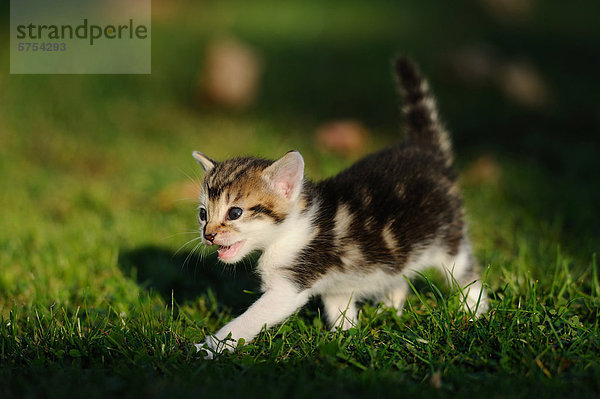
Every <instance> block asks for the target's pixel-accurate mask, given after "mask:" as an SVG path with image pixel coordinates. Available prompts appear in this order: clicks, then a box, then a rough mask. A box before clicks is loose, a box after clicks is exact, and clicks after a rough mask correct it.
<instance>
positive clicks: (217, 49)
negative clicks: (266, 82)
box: [198, 37, 262, 110]
mask: <svg viewBox="0 0 600 399" xmlns="http://www.w3.org/2000/svg"><path fill="white" fill-rule="evenodd" d="M261 70H262V62H261V60H260V57H259V55H258V54H257V52H256V51H255V50H254V49H253V48H252V47H250V46H249V45H247V44H245V43H243V42H241V41H240V40H238V39H235V38H232V37H227V38H219V39H215V40H213V41H212V42H210V43H209V45H208V48H207V50H206V55H205V59H204V65H203V70H202V73H201V74H200V76H199V80H198V88H199V90H200V94H201V96H202V97H203V98H205V99H206V100H208V101H209V102H211V103H213V104H215V105H218V106H223V107H226V108H231V109H236V110H241V109H246V108H248V107H249V106H251V105H252V104H253V103H254V100H255V99H256V96H257V93H258V89H259V83H260V75H261Z"/></svg>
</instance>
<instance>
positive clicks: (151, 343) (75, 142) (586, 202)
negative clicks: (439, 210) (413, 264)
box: [0, 0, 600, 398]
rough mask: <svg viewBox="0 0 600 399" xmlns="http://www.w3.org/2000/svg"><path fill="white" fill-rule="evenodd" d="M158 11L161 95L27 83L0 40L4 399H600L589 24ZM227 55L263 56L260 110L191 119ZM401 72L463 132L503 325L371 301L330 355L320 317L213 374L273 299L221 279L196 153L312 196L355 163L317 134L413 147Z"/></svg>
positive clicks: (141, 86) (155, 84)
mask: <svg viewBox="0 0 600 399" xmlns="http://www.w3.org/2000/svg"><path fill="white" fill-rule="evenodd" d="M153 3H154V4H153V24H152V74H151V75H147V76H143V75H142V76H133V75H129V76H119V75H114V76H111V75H79V76H77V75H66V76H60V75H37V76H36V75H34V76H28V75H9V74H8V70H9V68H8V65H9V54H8V46H9V40H8V35H7V29H3V30H2V35H1V36H0V43H1V44H2V47H0V49H1V51H0V60H1V61H2V62H1V63H0V68H1V69H0V72H1V73H0V144H1V145H0V209H2V213H1V215H2V216H1V217H0V397H1V398H11V397H15V398H22V397H49V398H54V397H57V398H58V397H60V398H64V397H86V398H94V397H105V396H107V395H113V396H123V397H140V396H142V395H143V396H145V397H217V396H223V397H232V395H233V397H238V396H239V397H241V396H243V397H249V398H252V397H263V398H267V397H281V396H286V397H290V398H291V397H337V396H348V397H364V396H365V395H369V396H370V395H372V396H382V397H383V396H395V397H399V396H406V397H408V396H411V397H459V398H461V397H473V395H487V396H492V397H497V398H501V397H531V396H532V395H536V396H538V397H574V398H585V397H590V398H591V397H594V398H596V397H598V395H600V382H599V381H600V365H599V362H598V360H599V356H598V353H599V352H600V335H599V334H600V327H599V325H598V323H599V321H598V316H599V313H600V310H599V306H600V277H599V275H598V274H599V271H598V261H597V258H596V255H595V254H596V252H598V250H599V249H600V213H599V212H598V204H599V203H600V185H599V184H598V176H600V161H598V154H599V151H600V139H599V138H598V137H599V136H598V133H599V131H600V107H599V105H598V102H597V98H595V97H597V93H598V92H600V79H598V77H597V71H598V70H600V51H599V50H600V48H599V47H600V46H599V45H598V43H600V32H599V31H598V29H597V27H596V25H597V21H596V19H597V18H596V17H595V16H596V15H597V14H598V13H597V12H598V7H597V6H596V5H595V3H594V2H591V1H588V2H581V3H582V4H580V5H578V6H577V7H575V6H567V5H564V4H563V2H559V1H545V2H534V1H533V2H525V3H528V4H529V3H531V4H532V6H531V7H532V9H531V10H530V11H520V12H521V14H518V15H517V14H514V15H513V14H509V15H508V16H507V14H506V11H498V10H497V9H495V10H496V11H491V9H487V8H486V6H484V5H483V4H484V3H486V2H464V3H461V4H460V5H459V4H455V3H450V2H444V3H442V2H437V3H434V2H416V1H410V2H392V1H375V2H366V1H364V2H361V1H354V0H353V1H345V2H341V1H331V0H330V1H316V0H314V1H313V0H311V1H304V2H296V3H293V4H292V3H289V4H288V3H287V2H285V3H284V2H277V1H275V0H271V1H267V2H244V1H241V0H240V1H225V2H223V1H219V2H217V1H201V2H200V1H198V2H196V1H191V0H190V1H183V0H180V1H173V2H168V1H154V2H153ZM488 3H489V2H488ZM567 7H570V8H567ZM0 18H1V19H2V22H3V24H2V26H7V25H8V22H9V19H8V18H9V13H8V4H7V5H5V6H3V8H2V11H1V12H0ZM223 33H227V34H229V35H235V36H236V37H238V38H239V39H240V40H243V41H245V42H246V43H248V44H249V45H251V46H253V47H254V48H255V49H257V52H258V53H259V54H260V56H261V58H262V63H263V66H264V71H263V76H262V83H261V86H260V93H259V96H258V98H257V100H256V103H255V104H254V105H253V106H252V107H251V108H250V109H248V110H245V111H241V112H240V111H238V112H236V111H228V110H225V109H222V108H219V107H210V106H206V104H204V103H202V102H200V101H198V99H197V94H196V85H197V80H198V75H199V73H200V72H201V71H202V67H203V64H202V60H203V58H202V57H203V55H204V51H205V48H206V45H207V43H208V42H209V41H210V40H211V38H213V37H215V36H216V35H220V34H223ZM464 49H470V50H469V51H471V52H474V54H475V55H477V56H482V54H483V55H484V56H485V55H486V54H493V55H492V56H490V57H491V58H490V59H492V60H493V61H494V63H496V62H500V61H498V60H501V62H504V63H507V65H508V64H510V63H511V62H514V63H516V64H517V65H522V64H523V63H525V65H528V66H533V70H534V71H535V76H538V77H541V78H540V79H541V81H542V82H543V87H544V90H542V94H541V96H542V100H540V101H538V102H536V101H529V102H527V101H523V99H522V97H521V98H519V97H518V95H517V97H515V95H514V94H511V93H513V92H511V91H510V90H508V89H506V87H504V86H502V84H500V83H498V82H497V80H496V79H493V78H480V79H479V80H477V79H471V78H469V77H468V76H467V78H464V77H462V78H461V77H460V74H457V73H456V71H455V69H456V68H454V69H453V67H452V65H454V64H452V62H451V60H453V59H455V57H457V56H456V54H464V51H465V50H464ZM473 49H475V50H473ZM398 52H408V53H410V54H412V55H413V56H414V58H416V59H417V60H418V62H419V64H421V67H422V69H423V70H424V72H425V73H426V74H427V75H428V76H429V77H430V80H431V82H432V86H433V87H434V89H435V92H436V93H437V94H438V97H439V103H440V108H441V110H442V113H443V115H444V117H445V120H446V121H447V122H448V125H449V127H450V128H451V130H452V132H453V138H454V142H455V148H456V152H457V169H458V171H459V173H460V176H461V186H462V188H463V193H464V196H465V203H466V207H467V218H468V221H469V224H470V228H471V236H472V239H473V243H474V247H475V251H476V254H477V258H478V260H479V263H480V264H481V266H482V269H483V270H484V273H485V276H486V284H487V286H488V287H489V294H490V303H491V310H490V312H489V313H488V314H487V315H485V316H483V317H481V318H479V319H476V320H471V319H470V318H469V317H468V316H467V315H465V314H464V313H461V312H460V311H459V305H458V294H457V293H455V292H452V291H451V290H449V289H448V288H447V287H445V286H444V284H443V283H442V280H441V279H440V278H439V276H436V275H434V274H431V275H426V276H423V278H422V279H419V280H417V281H415V282H414V291H415V294H414V295H412V296H411V298H410V300H409V302H408V304H407V308H406V310H405V312H404V314H403V315H402V316H401V317H397V316H396V315H395V314H394V313H393V311H391V310H389V309H380V308H379V307H378V306H377V304H374V303H366V304H365V305H364V306H363V310H362V312H361V315H360V323H359V325H358V326H356V328H352V329H350V330H349V331H347V332H335V333H332V332H329V331H328V330H327V329H326V328H325V326H324V324H323V323H324V322H323V319H322V317H321V315H320V312H319V307H320V303H319V301H318V299H316V300H315V301H313V302H311V303H310V304H309V306H307V307H306V308H304V309H302V310H301V311H299V312H298V314H296V315H294V316H293V317H291V318H290V319H289V320H288V321H286V322H285V323H284V324H283V325H281V326H278V327H275V328H272V329H270V330H267V331H264V332H263V333H261V335H260V336H259V337H258V338H257V339H256V340H255V341H254V342H252V343H250V344H248V345H245V346H243V347H241V348H240V350H238V351H237V352H236V353H233V354H229V353H227V354H224V355H222V356H221V357H219V358H218V359H216V360H212V361H206V360H204V359H202V358H201V356H199V355H197V354H195V352H194V351H193V350H192V344H193V343H194V342H198V341H201V340H202V339H203V338H204V336H205V334H206V333H208V332H214V331H216V329H217V328H218V327H220V326H222V325H223V324H224V323H225V322H226V321H228V320H230V319H231V318H232V317H234V316H235V315H237V314H239V313H241V312H242V311H243V310H244V309H245V307H247V306H248V305H249V304H250V303H252V302H253V301H254V300H255V299H256V298H257V297H258V295H259V293H258V287H257V280H256V277H255V276H254V275H253V274H252V262H251V261H248V262H246V263H244V264H241V265H238V266H236V267H235V268H231V267H226V268H225V267H223V266H222V265H220V264H218V263H217V262H216V257H215V255H214V254H213V253H212V252H211V250H209V249H207V248H198V247H196V243H197V241H194V238H197V237H198V232H197V231H196V230H197V227H196V226H197V224H196V223H197V222H196V204H195V203H194V192H195V187H196V185H197V182H198V181H199V179H200V178H201V171H200V168H199V167H198V165H197V164H196V163H195V162H194V160H193V159H192V157H191V152H192V151H193V150H201V151H203V152H205V153H206V154H208V155H210V156H212V157H214V158H216V159H225V158H227V157H229V156H234V155H244V154H254V155H260V156H265V157H271V158H275V157H278V156H281V155H282V154H283V153H285V152H286V151H288V150H289V149H292V148H295V149H298V150H300V151H301V152H302V154H303V155H304V157H305V161H306V164H307V175H308V176H309V177H311V178H314V179H319V178H322V177H325V176H329V175H332V174H334V173H336V172H338V171H340V170H341V169H343V168H344V167H345V166H348V165H349V164H350V163H351V162H352V160H353V157H344V156H341V155H335V154H331V153H327V152H324V151H322V150H321V149H320V146H319V145H318V144H317V141H316V140H315V135H314V133H315V131H316V130H317V128H318V126H320V125H321V124H323V123H325V122H328V121H331V120H336V119H340V118H354V119H356V120H359V121H361V122H362V123H363V124H364V125H365V126H366V127H367V128H368V130H369V131H370V140H369V141H368V143H367V145H366V147H365V148H363V149H362V151H363V152H366V151H368V150H374V149H377V148H381V147H383V146H385V145H389V144H391V143H394V142H396V141H398V140H399V139H401V137H402V134H401V132H400V130H399V128H398V127H399V123H398V120H399V116H398V101H397V98H396V94H395V91H394V87H393V80H392V77H391V73H390V61H391V59H392V57H393V56H394V54H396V53H398ZM470 54H471V53H470ZM510 65H514V64H510ZM525 100H527V99H525ZM534 100H536V98H534Z"/></svg>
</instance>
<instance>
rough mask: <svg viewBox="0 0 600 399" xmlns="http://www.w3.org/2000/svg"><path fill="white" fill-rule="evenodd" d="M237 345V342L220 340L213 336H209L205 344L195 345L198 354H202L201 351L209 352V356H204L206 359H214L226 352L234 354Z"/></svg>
mask: <svg viewBox="0 0 600 399" xmlns="http://www.w3.org/2000/svg"><path fill="white" fill-rule="evenodd" d="M235 344H236V342H235V341H231V340H228V339H227V338H225V339H223V340H219V339H218V338H217V337H215V336H213V335H208V336H206V340H205V341H204V342H200V343H199V344H194V346H195V347H196V351H197V352H200V351H201V350H203V351H205V352H207V355H206V356H204V358H205V359H214V357H215V355H217V354H219V353H222V352H223V351H225V350H228V351H230V352H232V351H233V350H234V349H235Z"/></svg>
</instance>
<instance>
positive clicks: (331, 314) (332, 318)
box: [322, 294, 358, 330]
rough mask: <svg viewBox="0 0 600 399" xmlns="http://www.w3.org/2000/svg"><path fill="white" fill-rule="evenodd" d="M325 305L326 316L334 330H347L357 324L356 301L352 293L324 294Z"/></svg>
mask: <svg viewBox="0 0 600 399" xmlns="http://www.w3.org/2000/svg"><path fill="white" fill-rule="evenodd" d="M322 300H323V304H324V305H325V317H326V318H327V323H328V324H329V326H330V327H331V329H332V330H335V329H337V328H341V329H342V330H347V329H349V328H351V327H353V326H355V325H356V323H357V321H358V319H357V315H358V312H357V309H356V301H355V300H354V298H353V297H352V294H327V295H323V296H322Z"/></svg>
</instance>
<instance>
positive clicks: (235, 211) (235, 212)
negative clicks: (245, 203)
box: [227, 206, 243, 220]
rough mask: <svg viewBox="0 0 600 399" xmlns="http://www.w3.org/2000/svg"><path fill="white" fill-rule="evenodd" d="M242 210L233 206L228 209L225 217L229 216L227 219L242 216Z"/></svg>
mask: <svg viewBox="0 0 600 399" xmlns="http://www.w3.org/2000/svg"><path fill="white" fill-rule="evenodd" d="M242 212H243V211H242V210H241V208H238V207H236V206H234V207H233V208H230V209H229V212H228V213H227V217H228V218H229V220H235V219H239V217H240V216H242Z"/></svg>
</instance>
